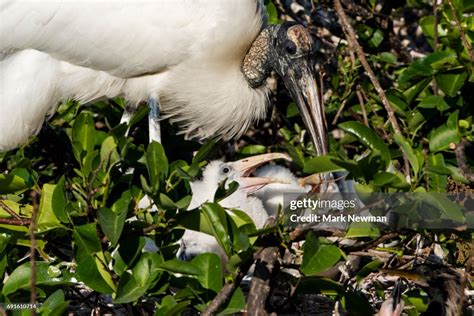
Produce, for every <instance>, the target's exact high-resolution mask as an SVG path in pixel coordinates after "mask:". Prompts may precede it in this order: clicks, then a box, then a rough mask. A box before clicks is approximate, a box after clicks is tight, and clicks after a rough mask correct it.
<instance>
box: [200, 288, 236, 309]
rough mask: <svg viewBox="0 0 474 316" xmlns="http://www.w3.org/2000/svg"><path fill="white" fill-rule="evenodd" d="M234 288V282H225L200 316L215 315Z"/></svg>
mask: <svg viewBox="0 0 474 316" xmlns="http://www.w3.org/2000/svg"><path fill="white" fill-rule="evenodd" d="M235 287H236V283H235V282H232V281H230V282H227V283H226V284H225V285H224V287H223V288H222V289H221V290H220V292H219V294H217V295H216V297H214V299H213V300H212V302H211V303H210V304H209V306H208V307H207V308H206V310H205V311H204V312H203V313H202V316H211V315H214V314H216V313H217V311H218V310H219V307H220V306H221V305H222V304H224V303H225V302H226V301H227V300H228V299H229V297H230V295H231V294H232V292H233V291H234V289H235Z"/></svg>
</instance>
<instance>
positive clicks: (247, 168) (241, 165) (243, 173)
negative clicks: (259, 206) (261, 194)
mask: <svg viewBox="0 0 474 316" xmlns="http://www.w3.org/2000/svg"><path fill="white" fill-rule="evenodd" d="M276 159H285V160H288V161H291V158H290V157H289V156H288V155H286V154H282V153H269V154H262V155H257V156H253V157H248V158H244V159H240V160H237V161H234V162H231V163H230V165H231V166H232V168H233V169H234V171H235V172H236V173H237V174H238V176H239V185H240V188H242V189H245V190H246V192H247V194H251V193H253V192H255V191H257V190H259V189H261V188H263V187H264V186H265V185H267V184H270V183H287V182H286V181H285V180H282V179H276V178H263V177H251V174H252V172H254V171H255V170H256V169H257V168H258V167H260V166H262V165H264V164H266V163H268V162H270V161H272V160H276Z"/></svg>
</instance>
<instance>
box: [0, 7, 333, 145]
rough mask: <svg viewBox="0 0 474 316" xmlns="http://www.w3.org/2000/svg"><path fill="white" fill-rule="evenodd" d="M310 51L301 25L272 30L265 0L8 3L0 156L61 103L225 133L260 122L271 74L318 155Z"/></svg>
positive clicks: (319, 121) (0, 16) (1, 63)
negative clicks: (101, 102) (144, 110)
mask: <svg viewBox="0 0 474 316" xmlns="http://www.w3.org/2000/svg"><path fill="white" fill-rule="evenodd" d="M313 47H314V45H313V42H312V39H311V36H310V34H309V32H308V31H307V30H306V29H305V28H304V27H303V26H301V25H297V24H294V23H284V24H282V25H267V24H266V15H265V13H264V6H263V4H262V3H261V2H260V1H258V0H226V1H222V0H207V1H204V0H201V1H198V0H140V1H132V0H122V1H118V0H110V1H99V0H88V1H77V2H76V1H70V0H51V1H45V0H44V1H41V0H36V1H35V0H32V1H23V0H1V1H0V129H1V131H2V132H1V133H0V151H6V150H10V149H13V148H15V147H18V146H19V145H22V144H24V143H25V142H26V141H27V140H28V138H29V137H30V136H31V135H33V134H35V133H37V132H38V131H39V129H40V127H41V125H42V123H43V121H44V119H45V116H46V115H48V113H52V112H54V111H55V109H56V106H57V105H58V103H59V102H60V101H64V100H67V99H74V100H78V101H80V102H82V103H87V102H90V101H93V100H94V99H97V98H99V97H104V96H106V97H115V96H119V95H121V96H124V97H125V98H126V99H127V100H128V102H129V103H128V104H129V107H130V108H132V109H133V108H136V107H137V106H138V104H139V103H140V102H142V101H150V102H149V104H150V105H151V108H152V111H151V113H156V112H157V110H158V109H159V110H161V111H162V112H163V113H164V117H169V118H170V119H171V121H172V122H178V123H180V125H181V126H182V129H183V132H184V133H186V134H187V135H189V136H194V137H197V138H209V137H212V138H216V137H221V138H224V139H229V138H231V137H234V136H239V135H241V134H242V133H243V132H244V131H245V130H246V129H247V128H248V127H249V125H251V124H252V123H253V122H254V121H255V120H257V119H260V118H262V117H264V115H265V112H266V108H267V104H268V98H267V95H268V88H267V86H266V78H267V77H268V75H269V74H270V72H271V70H275V71H276V72H277V73H278V74H279V75H280V76H281V77H282V78H283V80H284V82H285V85H286V86H287V87H288V89H289V91H290V93H291V94H292V96H293V98H294V99H295V101H296V102H297V104H298V105H299V108H300V113H301V115H302V117H303V120H304V122H305V124H306V126H307V129H308V131H309V134H310V135H311V138H312V141H313V142H314V143H315V146H316V150H317V153H318V154H322V153H325V152H326V147H327V145H326V136H325V134H326V133H325V121H324V113H323V108H322V105H321V104H320V102H319V95H318V90H317V86H316V81H315V76H314V68H313V64H312V62H311V58H310V57H311V52H312V50H313ZM155 104H156V106H155ZM156 137H157V138H159V135H156Z"/></svg>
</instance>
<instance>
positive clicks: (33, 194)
mask: <svg viewBox="0 0 474 316" xmlns="http://www.w3.org/2000/svg"><path fill="white" fill-rule="evenodd" d="M31 200H32V204H33V214H32V215H31V223H30V229H29V235H30V264H31V278H30V287H31V292H30V293H31V294H30V303H31V304H36V258H35V251H36V239H35V230H36V215H37V214H38V193H37V192H36V191H32V192H31ZM32 315H36V309H34V308H33V309H32Z"/></svg>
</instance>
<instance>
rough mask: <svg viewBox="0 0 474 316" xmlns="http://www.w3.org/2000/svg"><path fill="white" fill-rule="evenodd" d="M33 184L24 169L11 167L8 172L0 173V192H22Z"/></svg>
mask: <svg viewBox="0 0 474 316" xmlns="http://www.w3.org/2000/svg"><path fill="white" fill-rule="evenodd" d="M32 186H33V181H32V179H31V175H30V174H29V172H28V171H27V170H26V169H23V168H18V169H13V171H12V172H11V173H9V174H0V194H11V193H22V192H24V191H26V190H27V189H29V188H31V187H32Z"/></svg>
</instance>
